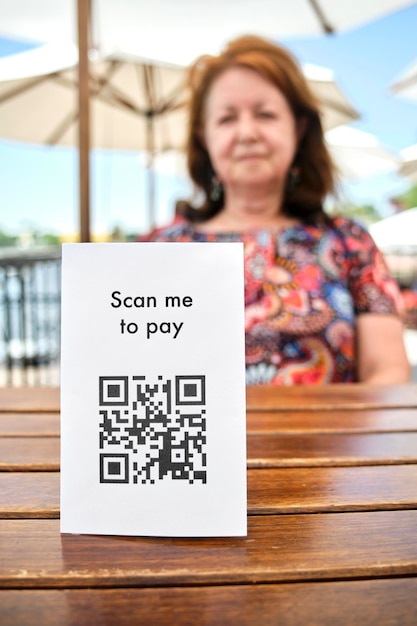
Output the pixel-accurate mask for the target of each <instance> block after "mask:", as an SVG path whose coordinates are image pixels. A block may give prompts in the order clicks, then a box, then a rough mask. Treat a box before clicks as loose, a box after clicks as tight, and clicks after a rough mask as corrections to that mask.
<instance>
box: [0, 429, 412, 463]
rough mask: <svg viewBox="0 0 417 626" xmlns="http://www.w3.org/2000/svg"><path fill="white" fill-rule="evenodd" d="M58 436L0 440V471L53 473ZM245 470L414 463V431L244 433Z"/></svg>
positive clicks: (57, 453)
mask: <svg viewBox="0 0 417 626" xmlns="http://www.w3.org/2000/svg"><path fill="white" fill-rule="evenodd" d="M59 453H60V445H59V439H58V438H57V437H0V471H15V472H16V471H19V472H28V471H57V470H59V464H60V458H59ZM247 459H248V467H249V468H256V467H290V466H291V467H297V466H305V467H307V466H308V467H316V466H318V467H326V466H330V465H333V466H341V465H382V464H384V465H393V464H404V463H417V433H379V434H368V433H361V434H346V433H344V434H337V435H333V434H326V435H317V434H315V435H309V434H305V433H303V434H284V435H280V434H265V435H248V438H247Z"/></svg>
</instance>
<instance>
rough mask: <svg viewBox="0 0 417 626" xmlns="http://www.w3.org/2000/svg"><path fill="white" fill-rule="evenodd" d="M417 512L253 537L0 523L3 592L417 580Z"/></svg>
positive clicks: (281, 520) (270, 521)
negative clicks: (67, 530) (82, 531)
mask: <svg viewBox="0 0 417 626" xmlns="http://www.w3.org/2000/svg"><path fill="white" fill-rule="evenodd" d="M416 528H417V511H415V510H414V511H381V512H372V513H335V514H328V513H327V514H320V513H317V514H315V515H280V516H269V515H268V516H259V517H258V516H254V517H249V524H248V537H234V538H218V539H216V538H200V539H196V538H193V539H178V538H176V539H168V538H149V537H146V538H140V537H110V536H93V535H60V534H59V522H58V520H0V554H1V555H2V558H1V561H0V587H4V588H5V587H9V588H33V587H51V588H54V587H55V588H58V587H61V588H63V587H66V588H71V587H91V586H95V587H96V586H107V587H109V586H112V587H123V586H136V585H139V586H171V585H187V584H193V585H194V584H199V585H202V584H226V583H239V584H244V583H255V582H257V583H261V582H291V581H300V582H301V581H313V580H337V579H354V578H356V579H358V578H367V577H388V576H391V577H392V576H404V575H414V576H415V575H417V542H416Z"/></svg>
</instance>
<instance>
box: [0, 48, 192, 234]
mask: <svg viewBox="0 0 417 626" xmlns="http://www.w3.org/2000/svg"><path fill="white" fill-rule="evenodd" d="M77 59H78V52H77V49H76V47H75V46H74V45H73V44H67V45H62V44H56V43H51V44H45V45H44V46H41V47H39V48H36V49H34V50H30V51H28V52H23V53H21V54H17V55H14V56H12V57H5V58H2V59H0V137H2V138H5V139H12V140H15V141H22V142H27V143H35V144H49V145H57V146H75V145H77V133H78V119H79V116H78V102H77V90H78V73H77ZM89 74H90V81H89V82H90V107H91V115H90V119H91V122H90V132H91V145H92V146H93V147H95V148H108V149H117V150H135V151H144V152H145V153H146V155H147V167H148V173H149V184H148V194H149V199H148V204H149V207H148V209H149V212H150V222H151V223H152V222H153V220H154V216H153V213H154V197H153V196H154V173H153V168H152V161H153V157H154V155H155V154H156V153H158V152H161V151H164V150H167V149H171V148H182V142H183V128H184V126H185V110H184V107H183V103H184V98H185V92H184V88H183V79H184V71H183V69H182V68H179V67H174V66H170V65H167V64H158V65H155V64H153V63H152V62H150V61H148V60H146V59H138V58H137V57H134V56H132V55H126V54H122V53H120V52H119V53H118V54H113V55H109V56H107V57H104V58H103V57H102V58H96V59H95V60H92V61H91V62H90V71H89Z"/></svg>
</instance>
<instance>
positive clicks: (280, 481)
mask: <svg viewBox="0 0 417 626" xmlns="http://www.w3.org/2000/svg"><path fill="white" fill-rule="evenodd" d="M247 479H248V511H249V513H250V514H253V515H255V514H256V515H265V514H288V513H320V512H335V511H344V512H348V511H378V510H390V509H393V510H396V509H397V510H399V509H405V508H413V509H417V465H396V466H374V467H315V468H314V471H312V470H311V468H301V467H295V468H294V467H290V468H279V469H262V470H248V477H247Z"/></svg>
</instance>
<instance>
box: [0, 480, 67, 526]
mask: <svg viewBox="0 0 417 626" xmlns="http://www.w3.org/2000/svg"><path fill="white" fill-rule="evenodd" d="M59 482H60V474H59V472H1V473H0V518H2V519H9V518H10V519H13V518H26V519H30V518H44V519H48V518H50V519H54V518H59V511H60V502H59V494H60V491H59V488H60V485H59Z"/></svg>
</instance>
